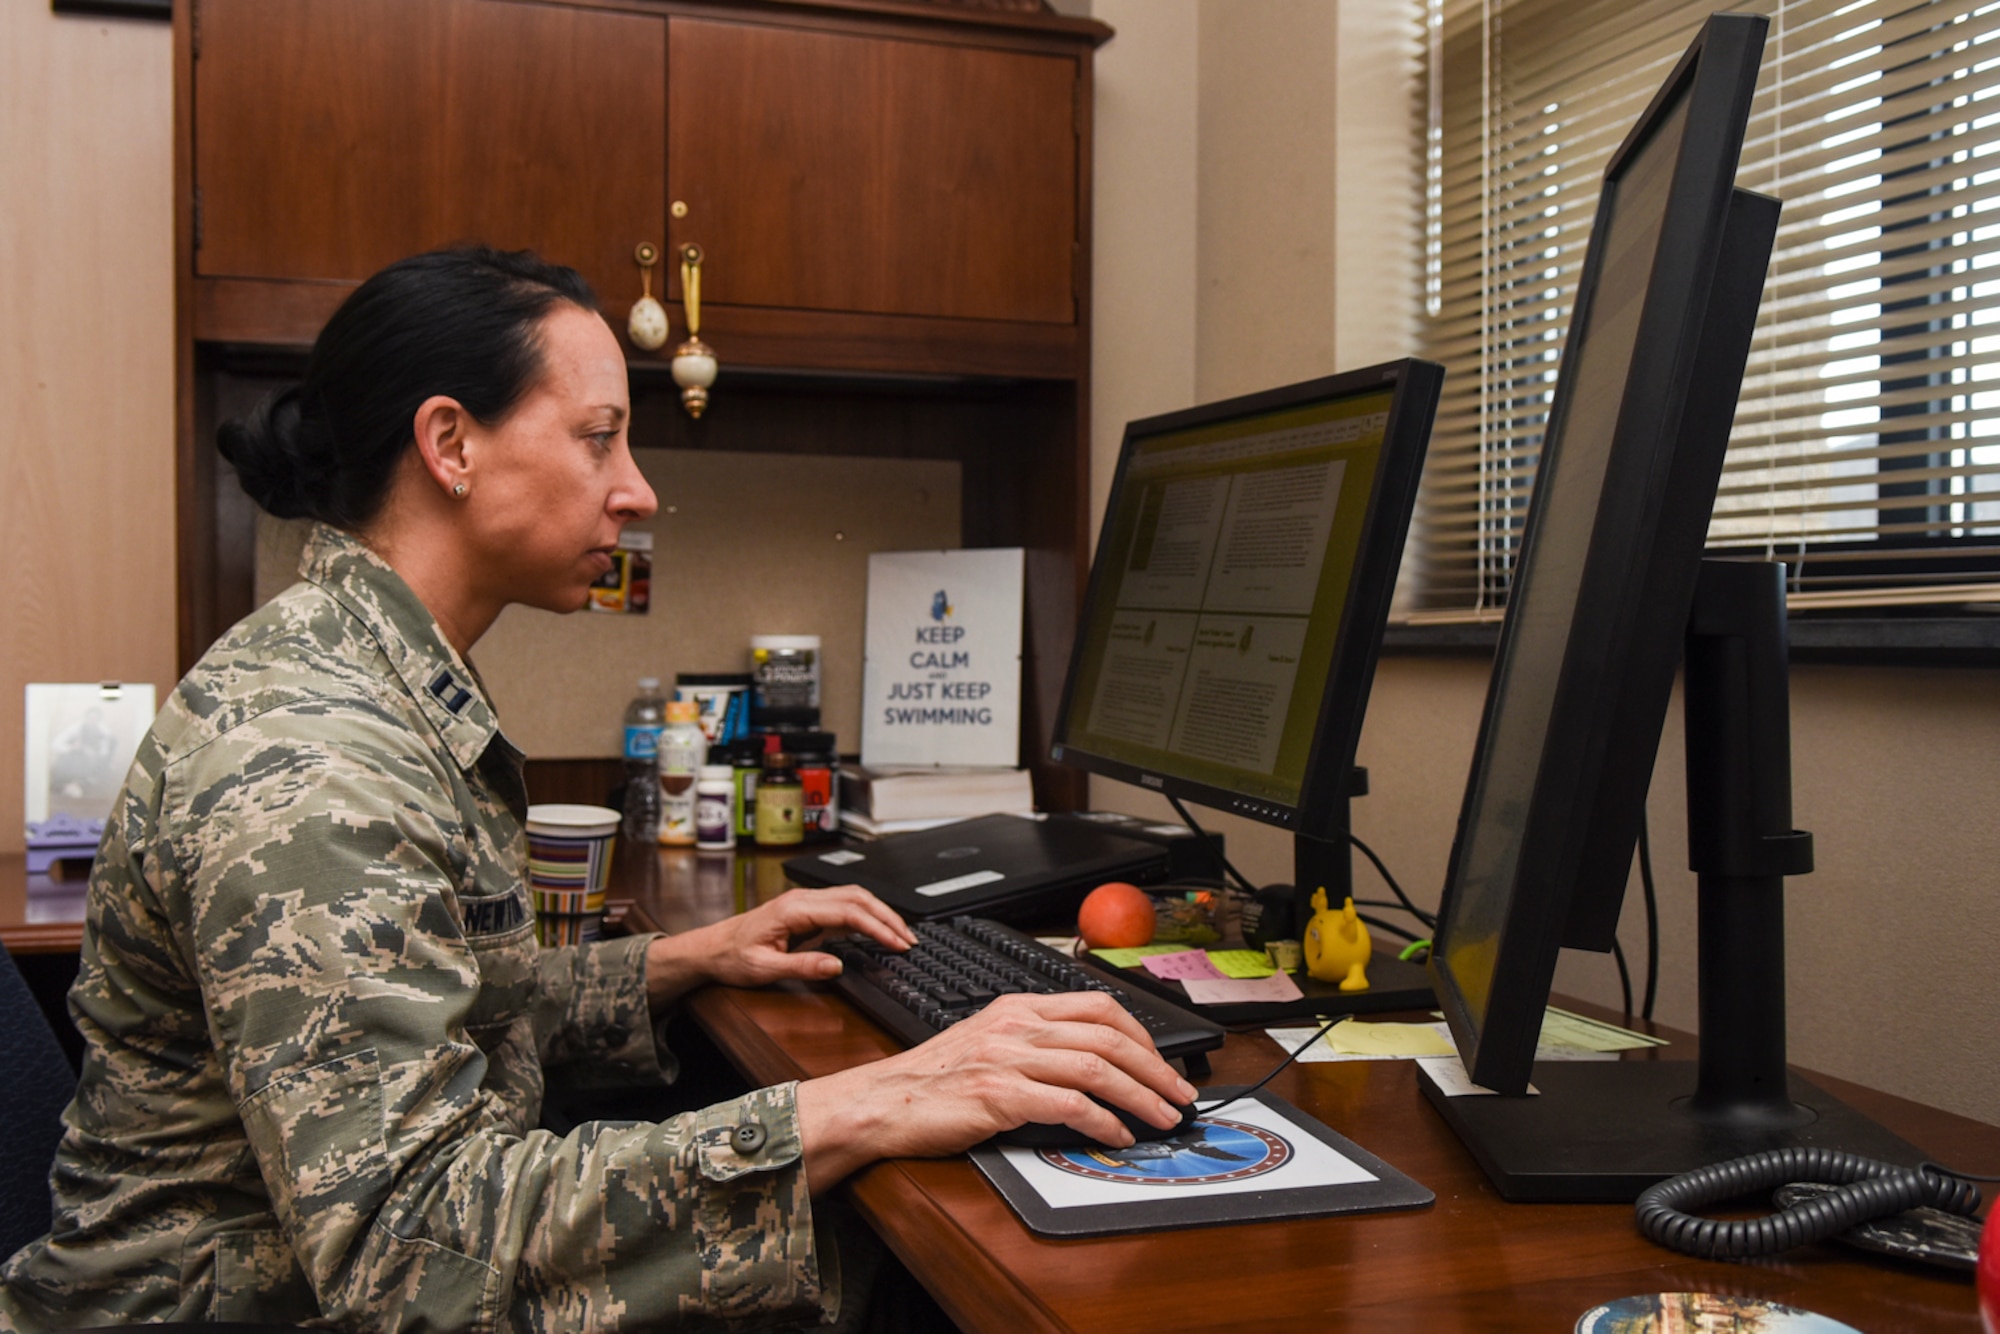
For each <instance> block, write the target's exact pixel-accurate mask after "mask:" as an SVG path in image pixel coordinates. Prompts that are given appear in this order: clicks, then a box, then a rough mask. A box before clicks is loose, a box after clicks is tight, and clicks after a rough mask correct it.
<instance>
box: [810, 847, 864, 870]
mask: <svg viewBox="0 0 2000 1334" xmlns="http://www.w3.org/2000/svg"><path fill="white" fill-rule="evenodd" d="M819 859H820V860H821V861H823V862H825V863H826V864H827V865H828V866H848V865H851V864H852V863H854V862H865V861H867V860H868V857H867V854H865V853H860V852H856V851H854V849H852V848H842V849H841V850H840V851H839V852H822V853H821V854H820V855H819Z"/></svg>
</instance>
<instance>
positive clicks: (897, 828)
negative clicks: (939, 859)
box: [840, 811, 1035, 838]
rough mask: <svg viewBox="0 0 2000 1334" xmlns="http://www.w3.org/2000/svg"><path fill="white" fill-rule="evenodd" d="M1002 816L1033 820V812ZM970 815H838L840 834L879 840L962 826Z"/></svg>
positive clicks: (1016, 812)
mask: <svg viewBox="0 0 2000 1334" xmlns="http://www.w3.org/2000/svg"><path fill="white" fill-rule="evenodd" d="M999 813H1000V814H1004V815H1018V816H1020V817H1021V818H1022V819H1033V818H1035V813H1034V812H1033V811H1003V812H999ZM977 818H978V817H977V816H972V815H945V816H939V817H937V818H934V819H929V820H877V819H873V818H872V817H870V816H866V815H862V814H859V813H858V812H855V811H842V812H841V813H840V832H841V833H843V834H846V835H848V836H849V837H851V838H880V837H882V836H883V835H884V834H920V833H922V832H923V831H924V830H926V829H941V828H943V827H944V826H945V825H948V824H962V823H964V822H965V821H967V820H973V819H977Z"/></svg>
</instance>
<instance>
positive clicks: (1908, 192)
mask: <svg viewBox="0 0 2000 1334" xmlns="http://www.w3.org/2000/svg"><path fill="white" fill-rule="evenodd" d="M1428 5H1429V10H1428V13H1429V17H1430V22H1431V24H1432V41H1431V43H1430V51H1431V61H1430V66H1431V67H1430V70H1429V76H1430V77H1431V79H1432V80H1433V82H1432V92H1431V96H1430V98H1429V107H1430V124H1429V126H1428V127H1427V129H1428V134H1427V136H1426V142H1425V150H1424V151H1425V156H1426V165H1427V170H1428V180H1429V187H1430V188H1429V190H1428V192H1427V199H1426V226H1427V231H1428V235H1427V242H1428V244H1427V246H1426V250H1425V255H1426V264H1427V273H1426V275H1425V276H1426V283H1425V301H1426V311H1427V320H1426V325H1425V327H1426V341H1427V354H1428V355H1430V356H1432V357H1434V358H1436V359H1437V360H1439V361H1442V362H1443V363H1444V364H1445V365H1446V366H1447V367H1448V368H1449V371H1450V374H1449V376H1448V378H1447V381H1446V385H1445V399H1444V402H1443V403H1442V404H1441V406H1440V411H1439V417H1438V425H1437V429H1436V431H1435V433H1434V434H1433V436H1432V442H1431V449H1430V460H1429V465H1428V468H1427V471H1426V475H1425V490H1424V496H1423V499H1422V501H1421V503H1420V509H1419V514H1418V519H1417V525H1416V528H1415V529H1414V530H1413V533H1412V536H1411V540H1410V547H1409V550H1408V552H1407V554H1406V556H1405V564H1406V566H1408V567H1410V580H1409V585H1410V586H1413V591H1414V597H1413V598H1411V599H1410V601H1409V602H1408V607H1409V610H1408V612H1407V613H1406V614H1407V617H1408V619H1409V620H1410V621H1411V622H1413V623H1419V624H1421V623H1425V622H1451V621H1468V620H1483V619H1497V618H1498V616H1499V615H1500V613H1501V611H1502V609H1503V608H1504V607H1505V605H1506V600H1507V593H1508V588H1509V585H1510V582H1511V578H1512V566H1513V555H1514V552H1515V549H1516V547H1517V545H1518V543H1519V540H1520V536H1521V531H1522V525H1523V522H1524V520H1525V518H1526V514H1527V505H1528V497H1529V493H1530V491H1531V490H1532V488H1533V485H1534V475H1535V461H1536V456H1537V452H1538V450H1539V448H1540V443H1541V429H1542V423H1543V419H1544V415H1545V414H1546V412H1547V410H1548V403H1549V399H1550V397H1551V393H1552V391H1553V389H1554V382H1555V377H1556V372H1557V368H1558V366H1559V364H1560V360H1561V356H1562V349H1563V339H1564V335H1565V334H1566V332H1567V328H1568V320H1569V303H1570V301H1571V299H1572V295H1573V293H1574V291H1575V288H1576V279H1577V273H1578V270H1579V268H1580V267H1581V265H1582V262H1583V255H1584V250H1585V247H1586V245H1587V244H1588V242H1589V232H1590V225H1591V221H1592V215H1593V213H1594V211H1595V208H1596V202H1597V187H1598V183H1599V181H1600V179H1601V177H1602V174H1603V169H1604V163H1605V161H1606V159H1607V158H1608V157H1609V156H1610V154H1611V152H1612V150H1613V149H1615V148H1616V147H1617V145H1618V144H1619V142H1620V141H1621V140H1622V139H1623V137H1624V134H1625V132H1626V130H1627V129H1628V128H1629V127H1630V125H1631V124H1632V122H1633V121H1634V120H1635V119H1636V118H1637V117H1638V115H1639V113H1640V111H1641V110H1643V109H1644V107H1645V105H1646V103H1647V101H1648V100H1649V99H1650V98H1651V96H1652V95H1653V93H1654V91H1655V90H1656V89H1657V88H1658V87H1659V85H1660V83H1661V81H1662V80H1664V79H1665V77H1666V75H1667V73H1668V71H1670V70H1671V69H1672V68H1673V65H1674V62H1675V61H1676V60H1678V59H1679V58H1680V56H1681V53H1682V52H1683V51H1684V50H1686V48H1687V44H1688V42H1689V41H1690V40H1692V38H1693V36H1694V33H1695V32H1696V30H1697V29H1698V28H1699V26H1700V24H1701V21H1702V19H1703V18H1704V17H1706V15H1707V14H1708V12H1709V11H1710V10H1711V9H1712V8H1714V5H1713V4H1712V3H1711V2H1709V0H1702V2H1701V3H1688V2H1687V0H1515V2H1514V3H1504V2H1503V0H1428ZM1738 7H1739V8H1742V9H1749V10H1755V11H1759V12H1762V13H1765V14H1767V15H1768V16H1769V17H1770V18H1771V32H1770V38H1769V40H1768V42H1767V44H1766V46H1765V51H1764V70H1763V74H1762V77H1761V78H1760V80H1759V84H1758V93H1757V100H1756V103H1755V106H1754V108H1753V115H1752V120H1751V124H1750V131H1749V135H1748V137H1747V139H1746V141H1745V146H1744V153H1743V162H1742V168H1741V172H1740V175H1739V176H1738V184H1740V185H1742V186H1744V187H1746V188H1749V189H1754V190H1759V191H1762V192H1764V193H1766V194H1772V195H1775V196H1777V197H1778V198H1780V199H1782V200H1783V201H1784V213H1783V215H1782V219H1781V222H1780V227H1779V232H1778V240H1777V246H1776V251H1775V253H1774V256H1773V259H1772V265H1771V271H1770V274H1769V277H1768V279H1767V281H1766V285H1765V288H1764V299H1763V306H1762V310H1761V312H1760V316H1759V322H1758V331H1757V337H1756V341H1755V343H1754V345H1753V349H1752V352H1751V358H1750V365H1749V369H1748V371H1747V373H1746V375H1745V377H1744V384H1743V394H1742V398H1741V401H1740V403H1739V405H1738V409H1737V415H1736V424H1735V428H1734V431H1733V432H1732V435H1731V439H1730V447H1729V455H1728V460H1727V462H1726V464H1725V467H1724V474H1723V478H1722V484H1721V488H1720V492H1719V494H1718V496H1717V500H1716V510H1715V516H1714V519H1713V522H1712V524H1711V526H1710V530H1709V544H1710V547H1711V549H1712V550H1716V551H1726V552H1740V553H1744V554H1758V555H1765V556H1768V557H1770V558H1773V559H1779V560H1784V561H1786V562H1787V563H1788V564H1789V565H1790V566H1791V567H1792V576H1791V578H1792V584H1791V600H1792V606H1793V609H1794V610H1795V611H1798V610H1802V609H1808V608H1838V607H1881V606H1890V605H1906V606H1916V607H1929V608H1931V609H1933V610H1934V611H1936V612H1938V613H1944V612H1945V611H1946V610H1947V609H1949V608H1952V607H1955V606H1963V605H1964V604H1968V603H1995V604H2000V40H1996V39H2000V0H1992V2H1989V3H1983V4H1975V3H1971V2H1970V0H1928V2H1927V3H1913V2H1912V0H1762V2H1760V3H1748V4H1742V5H1739V6H1738Z"/></svg>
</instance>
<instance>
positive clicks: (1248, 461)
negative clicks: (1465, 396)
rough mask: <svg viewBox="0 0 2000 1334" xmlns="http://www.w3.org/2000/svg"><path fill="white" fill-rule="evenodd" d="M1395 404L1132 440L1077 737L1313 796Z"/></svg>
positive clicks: (1095, 613) (1366, 397)
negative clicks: (1329, 670)
mask: <svg viewBox="0 0 2000 1334" xmlns="http://www.w3.org/2000/svg"><path fill="white" fill-rule="evenodd" d="M1388 406H1389V395H1388V394H1386V393H1368V394H1363V395H1358V396H1355V397H1352V398H1349V399H1344V400H1337V401H1334V402H1331V403H1321V404H1314V405H1311V406H1309V407H1305V408H1295V409H1288V410H1286V411H1282V412H1277V413H1270V414H1265V415H1263V416H1260V417H1256V418H1251V419H1248V420H1243V421H1237V422H1232V423H1227V424H1221V425H1215V426H1209V427H1205V428H1201V429H1198V430H1193V431H1188V432H1183V433H1177V434H1170V435H1164V436H1160V437H1157V438H1155V439H1152V440H1144V441H1140V442H1138V443H1137V444H1135V445H1134V446H1133V447H1132V448H1131V449H1130V451H1129V452H1128V455H1127V457H1126V459H1125V471H1124V474H1123V476H1122V477H1121V478H1120V480H1119V485H1118V493H1117V494H1118V501H1117V506H1116V512H1115V513H1113V514H1110V515H1107V516H1106V523H1107V524H1108V525H1109V526H1110V532H1109V534H1108V537H1107V542H1106V544H1105V545H1104V547H1103V548H1102V549H1101V551H1100V555H1099V561H1100V564H1102V565H1104V566H1105V568H1102V569H1099V570H1098V571H1096V573H1095V575H1094V584H1093V589H1094V597H1095V601H1094V603H1093V606H1092V623H1091V624H1090V625H1089V626H1087V627H1086V628H1085V632H1086V634H1087V635H1088V636H1089V642H1088V644H1087V648H1086V654H1085V658H1084V661H1083V664H1082V666H1083V672H1084V679H1083V680H1082V681H1081V682H1080V683H1079V684H1080V685H1081V686H1082V689H1081V690H1079V691H1078V693H1077V695H1076V698H1075V706H1074V707H1076V709H1077V717H1076V718H1075V719H1074V720H1073V721H1074V724H1075V725H1074V727H1073V728H1072V731H1071V736H1070V739H1071V741H1072V742H1074V743H1075V744H1078V745H1081V746H1083V747H1085V748H1086V749H1090V750H1094V751H1096V752H1097V753H1100V754H1105V755H1108V756H1110V757H1112V758H1115V759H1122V760H1125V761H1127V762H1129V763H1134V764H1138V765H1141V766H1142V767H1147V768H1155V769H1160V768H1165V769H1168V770H1170V771H1172V772H1175V773H1180V774H1186V775H1187V776H1189V777H1195V778H1198V779H1206V780H1208V781H1215V782H1219V783H1226V784H1228V785H1230V786H1232V787H1236V788H1238V789H1241V790H1252V791H1257V792H1260V793H1261V794H1263V795H1268V796H1271V797H1274V798H1278V799H1289V798H1295V797H1296V795H1297V791H1298V787H1299V784H1300V783H1301V781H1302V780H1303V775H1304V768H1305V762H1306V759H1307V756H1306V753H1305V751H1306V748H1307V747H1308V746H1309V744H1310V740H1311V732H1312V727H1311V724H1312V722H1313V720H1314V718H1315V716H1316V712H1317V709H1318V707H1319V701H1320V694H1321V691H1322V689H1323V686H1324V681H1325V673H1326V666H1327V663H1328V662H1329V661H1330V660H1331V655H1332V650H1333V641H1334V638H1335V635H1336V632H1337V630H1338V626H1339V620H1340V613H1341V610H1342V608H1343V606H1344V605H1345V600H1346V593H1347V585H1348V581H1349V578H1350V576H1351V574H1352V571H1353V566H1354V560H1355V555H1356V551H1357V549H1358V547H1359V543H1360V537H1361V526H1362V521H1363V519H1364V518H1365V515H1366V508H1367V502H1368V493H1369V489H1370V487H1371V486H1372V484H1373V480H1374V470H1375V464H1376V460H1377V456H1378V455H1379V452H1380V449H1381V444H1382V435H1383V429H1384V427H1385V425H1386V424H1387V420H1388ZM1246 777H1247V778H1251V779H1261V780H1262V781H1261V782H1260V783H1258V784H1256V785H1255V786H1253V787H1251V788H1248V789H1243V783H1244V781H1245V779H1246Z"/></svg>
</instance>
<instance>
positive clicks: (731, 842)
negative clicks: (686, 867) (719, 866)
mask: <svg viewBox="0 0 2000 1334" xmlns="http://www.w3.org/2000/svg"><path fill="white" fill-rule="evenodd" d="M694 845H695V847H697V848H699V849H700V850H701V851H703V852H727V851H729V849H731V848H733V847H735V846H736V770H735V769H733V768H732V767H730V766H729V765H727V764H704V765H702V766H701V772H700V773H699V774H698V775H697V776H696V782H695V785H694Z"/></svg>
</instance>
